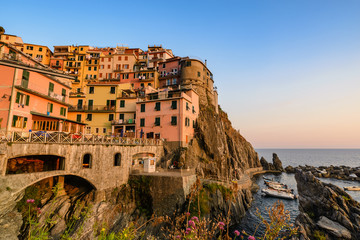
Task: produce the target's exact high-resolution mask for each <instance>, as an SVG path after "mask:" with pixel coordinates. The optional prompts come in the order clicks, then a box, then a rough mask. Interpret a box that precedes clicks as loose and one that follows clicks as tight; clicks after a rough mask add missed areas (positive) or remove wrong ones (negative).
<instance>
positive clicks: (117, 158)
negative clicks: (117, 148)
mask: <svg viewBox="0 0 360 240" xmlns="http://www.w3.org/2000/svg"><path fill="white" fill-rule="evenodd" d="M114 166H121V154H120V153H117V154H115V156H114Z"/></svg>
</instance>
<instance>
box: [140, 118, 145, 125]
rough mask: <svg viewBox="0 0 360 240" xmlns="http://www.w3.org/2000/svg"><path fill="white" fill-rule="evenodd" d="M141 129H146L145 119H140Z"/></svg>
mask: <svg viewBox="0 0 360 240" xmlns="http://www.w3.org/2000/svg"><path fill="white" fill-rule="evenodd" d="M140 127H145V118H140Z"/></svg>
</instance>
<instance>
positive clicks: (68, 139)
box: [0, 131, 163, 145]
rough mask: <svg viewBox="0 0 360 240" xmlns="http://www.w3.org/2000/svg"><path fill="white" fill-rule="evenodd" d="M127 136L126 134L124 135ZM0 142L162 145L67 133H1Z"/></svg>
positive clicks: (141, 140)
mask: <svg viewBox="0 0 360 240" xmlns="http://www.w3.org/2000/svg"><path fill="white" fill-rule="evenodd" d="M124 135H125V134H124ZM0 142H8V143H19V144H21V143H22V144H24V143H37V144H39V143H40V144H43V143H58V144H89V145H90V144H99V145H101V144H103V145H105V144H106V145H162V144H163V141H162V140H160V139H139V138H131V137H130V136H128V137H115V136H98V135H92V134H78V133H70V134H69V133H66V132H44V131H38V132H0Z"/></svg>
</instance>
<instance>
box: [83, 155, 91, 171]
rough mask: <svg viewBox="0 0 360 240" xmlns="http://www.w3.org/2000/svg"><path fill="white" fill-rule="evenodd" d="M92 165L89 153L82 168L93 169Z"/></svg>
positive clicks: (84, 158) (85, 156)
mask: <svg viewBox="0 0 360 240" xmlns="http://www.w3.org/2000/svg"><path fill="white" fill-rule="evenodd" d="M91 164H92V156H91V154H89V153H87V154H85V155H84V157H83V162H82V166H83V168H91Z"/></svg>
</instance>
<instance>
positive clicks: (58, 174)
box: [16, 173, 97, 192]
mask: <svg viewBox="0 0 360 240" xmlns="http://www.w3.org/2000/svg"><path fill="white" fill-rule="evenodd" d="M66 176H75V177H78V178H81V179H82V180H84V181H86V182H87V183H88V184H89V185H90V186H91V187H92V188H94V189H95V190H96V189H97V187H96V185H95V184H94V183H93V182H92V181H90V180H89V179H87V178H85V177H83V176H81V175H78V174H71V173H55V174H49V175H45V176H41V177H39V178H35V179H34V180H32V179H31V181H29V182H28V183H27V184H25V185H23V186H21V187H19V189H16V190H17V192H20V191H22V190H25V189H26V188H27V187H30V186H32V185H34V184H36V183H38V182H41V181H43V180H45V179H48V178H53V177H66Z"/></svg>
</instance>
